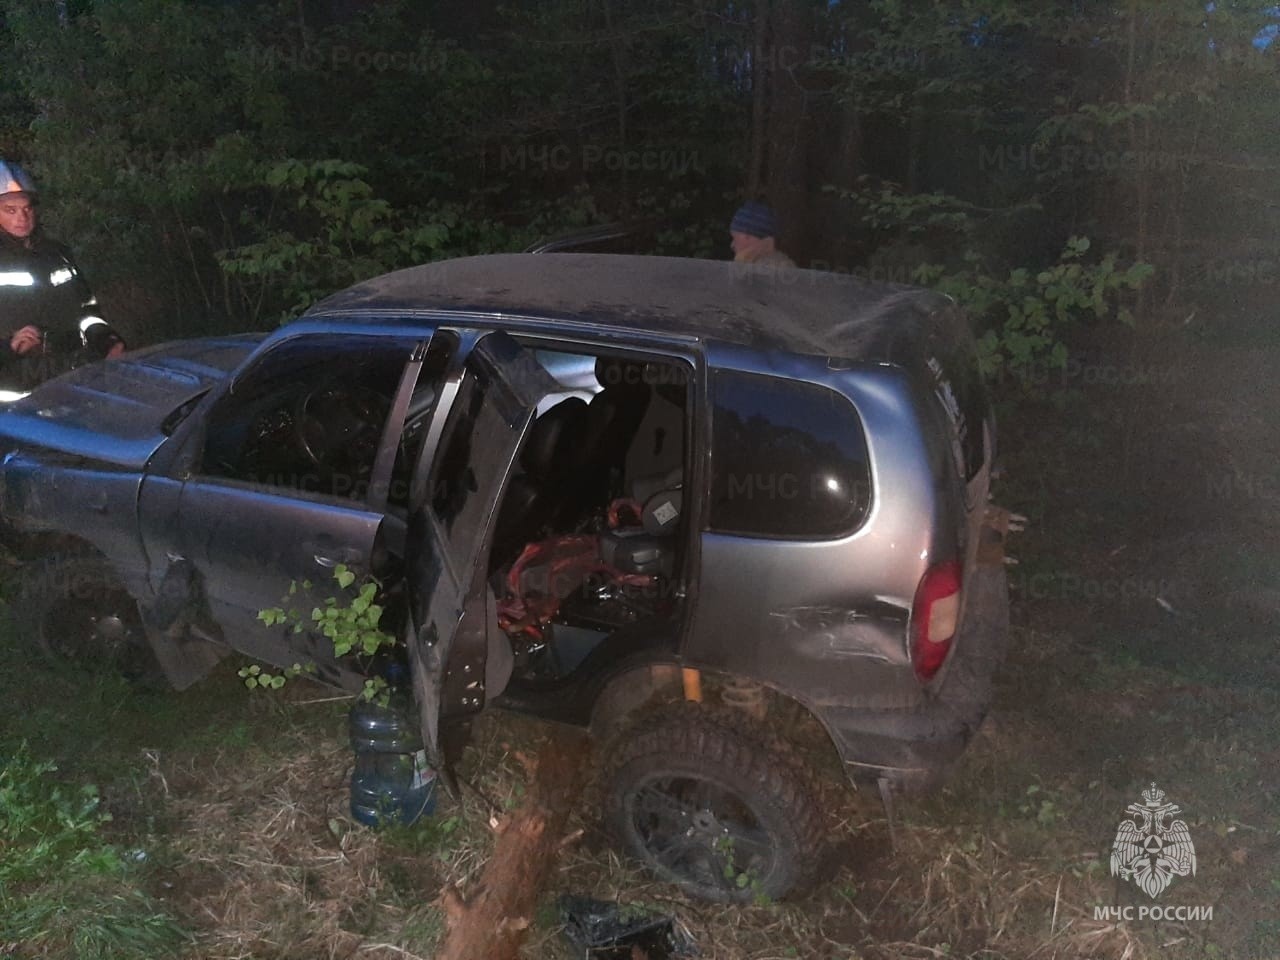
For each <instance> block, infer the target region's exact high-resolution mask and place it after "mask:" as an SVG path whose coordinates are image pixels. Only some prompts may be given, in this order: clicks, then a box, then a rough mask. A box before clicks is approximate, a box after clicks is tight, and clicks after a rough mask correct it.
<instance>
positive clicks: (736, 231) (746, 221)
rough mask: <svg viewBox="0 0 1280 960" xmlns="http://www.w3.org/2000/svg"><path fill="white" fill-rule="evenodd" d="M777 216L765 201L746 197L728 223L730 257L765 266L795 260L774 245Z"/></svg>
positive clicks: (778, 265)
mask: <svg viewBox="0 0 1280 960" xmlns="http://www.w3.org/2000/svg"><path fill="white" fill-rule="evenodd" d="M777 234H778V216H777V214H775V213H774V212H773V209H772V208H771V207H769V206H768V205H766V204H763V203H758V202H756V201H755V200H748V201H747V202H746V203H744V204H743V205H742V206H740V207H739V208H738V212H737V213H735V214H734V215H733V220H732V221H730V223H729V236H730V237H731V238H732V240H733V259H734V260H735V261H736V262H738V263H754V264H757V265H759V266H767V267H794V266H795V262H794V261H793V260H792V259H791V258H790V257H788V256H787V255H786V254H785V253H783V252H782V251H781V250H779V249H778V247H777V241H776V239H775V238H776V237H777Z"/></svg>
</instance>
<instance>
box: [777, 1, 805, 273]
mask: <svg viewBox="0 0 1280 960" xmlns="http://www.w3.org/2000/svg"><path fill="white" fill-rule="evenodd" d="M772 27H773V57H772V61H773V68H774V69H773V82H772V83H771V84H770V86H769V160H768V166H769V173H768V182H769V192H768V193H769V200H770V202H771V203H772V204H773V206H774V208H775V209H776V210H777V211H778V218H779V220H780V221H781V236H780V237H779V241H780V244H779V245H780V246H781V248H782V249H783V250H785V251H786V252H787V253H789V254H791V256H792V257H793V258H794V259H795V260H796V262H797V263H800V264H802V265H803V264H804V263H807V262H808V260H809V247H810V224H809V216H810V211H809V204H810V196H809V194H810V188H811V183H810V181H811V180H812V179H813V178H812V172H811V170H810V169H809V148H810V144H809V138H810V122H809V116H808V113H809V103H808V94H807V92H806V90H805V88H804V86H803V78H804V74H805V70H806V63H807V60H808V57H809V54H810V51H811V50H812V49H813V38H814V29H815V23H814V6H813V4H812V3H811V2H810V0H778V3H777V5H776V7H775V8H774V12H773V19H772Z"/></svg>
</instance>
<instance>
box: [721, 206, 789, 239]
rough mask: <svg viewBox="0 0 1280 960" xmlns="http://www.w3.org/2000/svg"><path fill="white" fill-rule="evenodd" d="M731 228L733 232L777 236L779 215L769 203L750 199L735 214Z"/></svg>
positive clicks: (756, 235)
mask: <svg viewBox="0 0 1280 960" xmlns="http://www.w3.org/2000/svg"><path fill="white" fill-rule="evenodd" d="M729 229H730V230H731V231H732V232H733V233H746V234H749V235H751V236H753V237H776V236H777V235H778V215H777V214H775V213H774V212H773V209H772V208H771V207H769V206H768V205H767V204H763V203H758V202H756V201H755V200H748V201H747V202H746V203H744V204H743V205H742V206H740V207H739V208H738V212H737V213H735V214H734V215H733V219H732V220H731V221H730V222H729Z"/></svg>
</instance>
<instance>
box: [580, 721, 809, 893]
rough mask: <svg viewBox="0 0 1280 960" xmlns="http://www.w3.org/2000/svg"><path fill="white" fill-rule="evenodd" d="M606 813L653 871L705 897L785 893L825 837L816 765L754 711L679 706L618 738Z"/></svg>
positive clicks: (801, 878) (803, 881) (804, 877)
mask: <svg viewBox="0 0 1280 960" xmlns="http://www.w3.org/2000/svg"><path fill="white" fill-rule="evenodd" d="M609 755H610V756H611V757H612V758H613V759H612V761H611V763H610V764H609V767H608V769H607V771H606V775H605V783H604V797H603V800H604V807H605V817H606V820H607V821H608V823H609V826H610V828H611V829H612V830H613V832H614V833H615V835H616V836H617V837H618V838H619V839H620V840H621V842H622V843H623V844H624V845H625V847H626V848H627V850H628V851H629V852H630V853H632V854H633V855H634V856H635V857H636V858H637V859H639V860H640V861H641V862H642V863H643V864H644V865H645V866H646V867H647V868H648V869H649V870H650V871H652V872H653V873H654V874H656V875H657V876H658V877H660V878H661V879H663V880H667V881H669V882H671V883H674V884H676V885H677V886H679V887H681V888H682V889H684V890H685V892H687V893H689V894H691V895H693V896H695V897H699V898H702V899H705V900H713V901H719V902H750V901H752V900H754V899H756V898H758V897H767V898H769V899H778V898H780V897H784V896H786V895H787V894H789V893H795V892H797V891H799V890H801V889H803V888H804V887H805V886H806V885H807V884H808V883H810V882H811V881H812V879H813V874H814V871H815V869H816V867H817V865H818V862H819V859H820V857H819V854H820V852H821V849H822V842H823V821H822V816H821V807H820V805H819V802H818V799H817V797H818V792H817V789H816V788H815V786H814V784H813V781H812V777H811V775H810V774H809V772H808V769H807V768H806V767H805V766H804V765H803V764H802V763H801V762H799V761H797V760H794V759H793V758H791V757H790V756H788V755H787V753H785V752H784V749H783V747H782V745H781V744H780V743H779V742H778V741H776V740H774V739H773V738H771V737H770V736H769V735H768V734H767V733H766V732H765V731H764V730H763V729H761V728H760V727H759V726H758V725H755V724H754V722H753V721H751V720H750V719H749V718H748V717H746V716H745V715H742V714H738V713H730V712H719V711H712V710H710V709H708V708H706V707H703V706H701V705H698V704H680V705H677V706H675V707H668V708H663V709H662V710H660V711H658V712H656V713H653V714H650V715H649V716H648V717H646V718H645V720H644V721H643V723H642V724H641V725H639V726H636V727H632V728H630V732H629V733H628V732H624V733H623V734H621V735H620V736H619V737H618V738H616V739H615V740H614V742H613V744H612V747H611V749H610V751H609Z"/></svg>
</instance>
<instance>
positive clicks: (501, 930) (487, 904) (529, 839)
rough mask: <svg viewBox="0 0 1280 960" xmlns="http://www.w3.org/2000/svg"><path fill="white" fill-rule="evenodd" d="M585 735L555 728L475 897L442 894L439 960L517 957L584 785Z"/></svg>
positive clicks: (506, 823)
mask: <svg viewBox="0 0 1280 960" xmlns="http://www.w3.org/2000/svg"><path fill="white" fill-rule="evenodd" d="M589 751H590V747H589V744H588V742H587V740H586V737H585V736H584V735H582V734H579V733H576V732H573V731H568V730H562V729H559V728H556V729H553V730H552V731H551V735H550V737H549V739H548V740H547V743H546V744H545V745H544V746H543V747H542V749H541V750H540V751H539V753H538V756H537V759H536V766H535V767H534V772H533V785H532V787H531V788H530V790H529V794H528V798H527V799H526V800H525V802H524V803H523V804H522V805H521V806H520V808H519V809H518V810H516V811H515V812H514V813H513V814H511V816H509V817H508V818H507V819H506V820H505V821H503V823H502V824H501V825H500V826H499V827H498V842H497V843H496V844H494V848H493V855H492V856H490V857H489V862H488V863H487V864H485V868H484V873H483V874H482V875H481V877H480V882H479V883H478V884H477V885H476V887H475V890H474V892H473V893H472V894H471V895H470V897H469V898H468V899H467V900H466V901H464V900H463V899H462V897H461V896H460V895H459V894H458V893H457V891H455V890H454V889H453V888H449V889H448V890H446V891H445V894H444V908H445V914H446V916H447V918H448V933H446V935H445V940H444V945H443V946H442V947H441V949H440V951H439V953H437V954H436V960H516V957H517V955H518V953H519V950H520V943H521V941H523V940H524V937H525V933H526V931H527V930H528V928H529V925H530V923H531V922H532V919H533V910H534V907H535V906H536V905H537V902H538V897H539V896H540V895H541V893H542V888H543V886H544V885H545V884H546V882H547V879H548V877H549V876H550V874H551V870H552V867H553V866H554V864H555V860H556V855H557V854H558V853H559V851H560V846H561V843H560V838H561V835H562V834H563V833H564V825H565V822H566V820H567V819H568V817H569V812H570V810H571V808H572V806H573V803H574V802H575V801H576V800H577V798H578V797H579V796H580V794H581V790H582V786H583V783H584V781H585V780H586V760H587V757H588V754H589Z"/></svg>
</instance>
